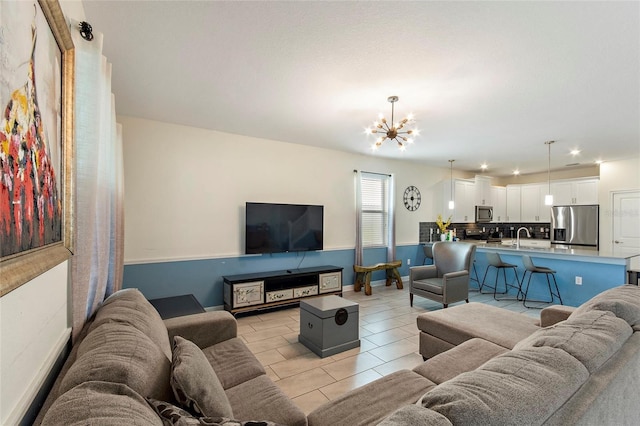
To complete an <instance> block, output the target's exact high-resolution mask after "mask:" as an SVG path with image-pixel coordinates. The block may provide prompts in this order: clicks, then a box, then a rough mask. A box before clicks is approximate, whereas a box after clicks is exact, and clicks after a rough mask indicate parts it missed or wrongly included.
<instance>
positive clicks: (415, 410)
mask: <svg viewBox="0 0 640 426" xmlns="http://www.w3.org/2000/svg"><path fill="white" fill-rule="evenodd" d="M451 424H452V423H451V422H450V421H449V419H447V418H446V417H445V416H443V415H442V414H440V413H438V412H436V411H433V410H429V409H428V408H424V407H421V406H418V405H415V404H411V405H405V406H404V407H402V408H400V409H399V410H396V411H394V412H393V413H391V415H390V416H389V417H387V418H386V419H384V420H383V421H381V422H380V423H378V426H407V425H416V426H417V425H429V426H450V425H451Z"/></svg>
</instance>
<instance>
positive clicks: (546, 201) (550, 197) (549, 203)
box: [544, 141, 554, 206]
mask: <svg viewBox="0 0 640 426" xmlns="http://www.w3.org/2000/svg"><path fill="white" fill-rule="evenodd" d="M553 142H554V141H547V142H545V143H544V144H545V145H547V147H548V150H549V157H548V158H549V163H548V166H547V184H548V185H549V188H548V189H549V190H548V191H547V195H545V196H544V205H545V206H552V205H553V194H552V193H551V144H552V143H553Z"/></svg>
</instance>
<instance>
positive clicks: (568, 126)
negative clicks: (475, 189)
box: [83, 0, 640, 176]
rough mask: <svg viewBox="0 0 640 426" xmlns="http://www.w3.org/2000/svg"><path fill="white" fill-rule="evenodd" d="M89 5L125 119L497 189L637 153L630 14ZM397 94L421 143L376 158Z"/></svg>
mask: <svg viewBox="0 0 640 426" xmlns="http://www.w3.org/2000/svg"><path fill="white" fill-rule="evenodd" d="M83 3H84V8H85V13H86V16H87V20H88V22H89V23H90V24H91V25H92V26H93V28H94V31H96V32H101V33H103V34H104V53H105V56H106V57H107V58H108V60H109V61H110V62H111V63H112V64H113V91H114V93H115V96H116V108H117V113H118V114H123V115H130V116H136V117H142V118H147V119H152V120H158V121H164V122H171V123H177V124H182V125H187V126H195V127H201V128H206V129H213V130H219V131H224V132H229V133H237V134H243V135H249V136H255V137H259V138H266V139H274V140H279V141H286V142H292V143H299V144H306V145H313V146H320V147H326V148H330V149H338V150H342V151H348V152H354V153H362V154H365V155H376V156H380V157H389V158H403V159H407V160H413V161H419V162H422V163H424V164H428V165H432V166H436V167H448V162H447V160H448V159H455V160H456V161H455V163H454V168H456V169H460V170H468V171H474V170H479V166H480V164H481V163H482V162H486V163H487V164H488V166H489V169H488V173H489V174H492V175H496V176H500V175H507V174H510V173H511V172H512V170H514V169H519V170H520V171H521V172H522V173H523V174H526V173H536V172H546V170H547V147H546V146H545V145H544V142H545V141H547V140H555V141H556V143H555V144H554V145H553V146H552V169H561V168H564V167H565V165H566V164H570V163H580V164H581V165H592V164H593V161H594V160H596V159H603V160H617V159H622V158H627V157H629V156H630V155H633V156H638V155H640V3H639V2H636V1H630V2H606V1H605V2H521V1H517V2H516V1H514V2H366V1H362V2H326V1H304V2H303V1H299V2H295V1H294V2H279V1H266V2H244V1H242V2H240V1H224V2H222V1H201V2H197V1H95V0H84V2H83ZM390 95H397V96H399V98H400V100H399V101H398V102H397V103H396V104H395V106H396V117H398V116H404V115H405V114H407V113H409V112H413V113H414V114H415V116H416V120H417V121H416V125H417V127H418V128H419V129H420V130H421V135H420V136H419V137H418V138H417V139H416V142H415V144H413V145H411V146H410V147H409V148H408V149H407V150H406V151H405V152H399V151H398V149H397V148H396V147H395V146H394V145H393V144H390V143H388V142H387V143H385V145H383V147H382V148H381V149H380V150H379V151H377V152H376V153H372V151H371V149H370V145H371V142H372V139H370V138H369V137H367V136H366V135H364V134H363V130H364V128H365V127H367V126H369V125H370V124H371V123H372V122H373V120H374V119H376V118H377V114H378V113H379V112H383V113H384V114H385V116H387V117H388V116H389V115H390V113H391V104H389V103H388V102H387V97H389V96H390ZM574 148H578V149H580V150H581V153H580V154H579V155H578V156H576V157H572V156H571V155H569V151H570V150H571V149H574Z"/></svg>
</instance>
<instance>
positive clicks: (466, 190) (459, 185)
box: [442, 179, 476, 223]
mask: <svg viewBox="0 0 640 426" xmlns="http://www.w3.org/2000/svg"><path fill="white" fill-rule="evenodd" d="M442 195H443V200H444V203H442V206H443V213H442V217H443V219H444V218H446V217H448V216H449V215H451V221H452V222H456V223H473V222H475V201H476V193H475V182H474V181H472V180H466V179H454V180H453V191H452V188H451V181H448V180H446V181H443V182H442ZM452 196H453V202H454V209H453V211H451V210H449V200H450V199H451V197H452Z"/></svg>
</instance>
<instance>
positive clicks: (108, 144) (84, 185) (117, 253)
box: [70, 21, 124, 339]
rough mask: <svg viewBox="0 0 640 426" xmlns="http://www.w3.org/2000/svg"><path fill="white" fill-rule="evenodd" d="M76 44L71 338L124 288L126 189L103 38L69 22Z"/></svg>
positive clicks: (120, 134)
mask: <svg viewBox="0 0 640 426" xmlns="http://www.w3.org/2000/svg"><path fill="white" fill-rule="evenodd" d="M70 25H71V34H72V37H73V43H74V45H75V58H76V67H75V105H76V108H75V143H76V146H75V149H76V152H75V163H74V164H75V184H76V188H75V189H76V206H75V225H74V237H75V249H74V255H73V257H72V259H71V293H72V300H73V313H72V315H73V321H72V322H73V337H74V339H75V338H76V336H77V334H78V333H79V332H80V330H81V329H82V326H83V325H84V323H85V321H86V319H87V318H89V317H90V316H91V315H92V314H93V313H94V312H95V310H96V309H97V308H98V307H99V306H100V304H101V303H102V301H103V300H104V299H105V297H107V296H109V295H110V294H111V293H113V292H114V291H116V290H118V289H120V288H121V286H122V270H123V252H124V246H123V244H124V239H123V231H124V223H123V220H124V214H123V211H124V207H123V198H124V188H123V162H122V129H121V128H120V125H118V124H117V123H116V121H115V120H116V116H115V101H114V98H113V95H112V94H111V64H109V63H108V62H107V60H106V58H105V57H104V56H102V34H100V33H96V32H94V33H93V35H94V39H93V40H92V41H87V40H85V39H83V38H82V37H81V36H80V33H79V31H78V22H74V21H72V22H71V24H70Z"/></svg>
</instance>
